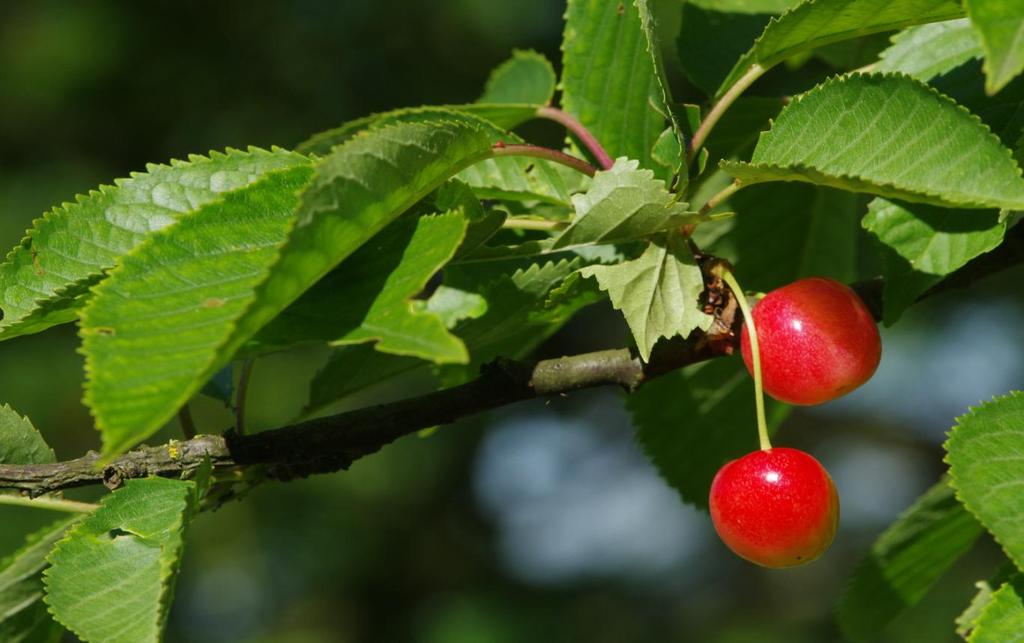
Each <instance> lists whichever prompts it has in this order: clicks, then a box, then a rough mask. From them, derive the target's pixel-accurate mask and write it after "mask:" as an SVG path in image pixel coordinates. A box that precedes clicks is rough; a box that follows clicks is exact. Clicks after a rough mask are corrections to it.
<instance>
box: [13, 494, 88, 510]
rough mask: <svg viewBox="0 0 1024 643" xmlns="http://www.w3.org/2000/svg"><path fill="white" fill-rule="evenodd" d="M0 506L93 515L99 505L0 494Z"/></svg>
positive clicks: (60, 499) (42, 497)
mask: <svg viewBox="0 0 1024 643" xmlns="http://www.w3.org/2000/svg"><path fill="white" fill-rule="evenodd" d="M0 505H15V506H18V507H33V508H35V509H49V510H50V511H65V512H68V513H91V512H92V511H95V510H96V509H97V508H98V507H99V505H94V504H92V503H91V502H77V501H75V500H64V499H63V498H51V497H50V496H41V497H39V498H31V497H29V496H12V495H10V494H0Z"/></svg>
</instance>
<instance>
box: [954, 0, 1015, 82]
mask: <svg viewBox="0 0 1024 643" xmlns="http://www.w3.org/2000/svg"><path fill="white" fill-rule="evenodd" d="M964 8H965V9H966V10H967V15H968V16H970V18H971V25H972V26H973V27H974V30H975V31H976V32H977V34H978V37H979V39H980V40H981V46H982V48H983V49H984V50H985V66H984V69H985V91H986V92H987V93H988V94H990V95H991V94H995V93H996V92H998V91H999V90H1000V89H1002V88H1003V87H1005V86H1006V84H1007V83H1008V82H1010V81H1011V80H1013V78H1014V76H1016V75H1018V74H1019V73H1020V72H1022V71H1024V4H1021V3H1020V2H1018V1H1017V0H964Z"/></svg>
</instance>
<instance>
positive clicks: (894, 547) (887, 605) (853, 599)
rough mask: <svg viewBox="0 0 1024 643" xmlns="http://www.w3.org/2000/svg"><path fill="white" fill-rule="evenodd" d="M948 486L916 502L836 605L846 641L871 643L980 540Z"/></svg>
mask: <svg viewBox="0 0 1024 643" xmlns="http://www.w3.org/2000/svg"><path fill="white" fill-rule="evenodd" d="M981 532H982V528H981V525H979V524H978V521H977V520H975V519H974V517H973V516H971V515H970V514H969V513H968V512H967V510H966V509H964V508H963V505H961V504H960V503H959V502H958V501H957V499H956V497H955V496H954V494H953V489H952V487H950V486H949V482H948V480H942V481H941V482H939V483H937V484H936V485H935V486H933V487H932V488H931V489H929V490H928V491H926V492H925V493H924V494H923V495H922V496H921V497H920V498H918V499H917V500H916V501H915V502H914V504H913V505H911V507H910V508H909V509H907V510H906V511H905V512H903V514H901V515H900V517H899V518H897V519H896V521H895V522H894V523H893V524H891V525H890V526H889V528H888V529H886V530H885V532H884V533H883V534H882V535H881V536H879V538H878V540H877V541H875V544H874V545H873V546H872V547H871V552H870V553H869V554H868V555H867V557H866V558H865V559H864V560H863V561H861V563H860V565H859V566H858V567H857V570H856V571H855V572H854V574H853V577H852V578H851V579H850V583H849V585H848V586H847V587H846V591H845V592H844V593H843V596H842V598H840V600H839V605H838V614H837V616H838V620H839V625H840V627H841V628H842V630H843V634H845V635H846V637H847V638H848V639H849V640H851V641H873V640H875V639H876V638H877V637H878V635H879V634H880V633H881V631H882V629H883V628H884V627H885V625H886V624H887V623H889V621H891V620H892V619H893V618H894V617H895V616H896V615H898V614H899V613H900V612H902V611H903V610H904V609H906V608H908V607H910V606H911V605H914V604H916V603H917V602H918V601H919V600H921V598H923V597H924V595H925V594H926V593H927V592H928V590H929V589H930V588H931V587H932V585H934V584H935V582H936V581H937V580H939V578H940V577H941V576H942V575H943V574H944V573H945V572H946V571H947V570H948V569H949V568H950V567H951V566H952V565H953V563H955V562H956V561H957V560H959V558H960V557H961V556H963V555H964V554H965V553H967V551H968V550H969V549H970V548H971V545H973V544H974V541H975V540H977V539H978V536H980V535H981Z"/></svg>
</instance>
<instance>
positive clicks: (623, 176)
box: [552, 158, 697, 250]
mask: <svg viewBox="0 0 1024 643" xmlns="http://www.w3.org/2000/svg"><path fill="white" fill-rule="evenodd" d="M638 166H639V164H638V162H637V161H630V160H627V159H624V158H620V159H618V160H616V161H615V165H614V166H613V167H612V168H611V169H610V170H607V171H604V172H598V173H597V174H596V175H595V176H594V179H593V180H592V181H591V183H590V189H589V190H587V192H586V193H584V194H577V195H574V196H573V198H572V204H573V207H574V208H575V209H576V215H575V216H574V217H573V220H572V222H571V223H570V224H569V227H567V228H566V229H565V230H563V231H562V233H561V234H560V235H559V236H558V237H557V238H556V239H555V242H554V245H553V246H552V249H553V250H559V249H565V248H569V247H573V246H579V245H587V244H595V243H599V244H604V243H607V244H614V243H618V242H622V241H633V240H635V239H640V238H643V237H646V236H648V235H651V234H654V233H656V232H661V231H664V230H665V229H667V228H669V227H675V226H680V225H683V224H684V223H687V222H688V221H690V220H693V219H695V217H696V216H697V215H696V214H695V213H692V212H687V209H686V205H687V204H686V203H680V202H675V201H674V200H673V199H674V197H673V195H672V194H671V193H669V191H668V190H667V189H665V183H664V182H663V181H660V180H658V179H655V178H654V172H652V171H651V170H641V169H638ZM688 215H689V216H688Z"/></svg>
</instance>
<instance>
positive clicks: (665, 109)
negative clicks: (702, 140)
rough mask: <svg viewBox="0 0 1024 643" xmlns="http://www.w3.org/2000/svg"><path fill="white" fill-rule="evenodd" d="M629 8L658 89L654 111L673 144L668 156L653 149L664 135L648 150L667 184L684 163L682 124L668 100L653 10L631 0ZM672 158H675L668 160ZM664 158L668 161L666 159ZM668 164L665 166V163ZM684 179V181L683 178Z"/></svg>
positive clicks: (646, 1)
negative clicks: (633, 9) (632, 9)
mask: <svg viewBox="0 0 1024 643" xmlns="http://www.w3.org/2000/svg"><path fill="white" fill-rule="evenodd" d="M633 4H634V6H635V7H636V10H637V12H638V13H639V14H640V29H641V32H642V33H643V39H644V43H645V45H646V49H647V56H648V58H649V59H650V61H651V64H652V65H654V80H655V82H656V83H657V86H658V92H659V95H660V99H661V100H660V102H658V103H655V104H654V107H656V108H657V109H659V110H661V113H662V116H664V117H665V119H666V120H668V125H669V126H668V128H666V130H665V131H666V132H668V133H669V134H670V136H671V138H672V139H674V141H675V145H674V146H671V147H673V148H674V149H672V152H669V149H670V146H669V145H666V144H662V146H661V147H660V148H657V142H658V141H659V140H660V139H661V137H662V136H663V135H664V132H663V133H662V134H661V135H659V136H658V137H657V138H656V139H655V143H654V144H653V145H652V146H651V155H652V156H651V158H652V160H654V161H656V162H657V163H658V164H660V165H662V166H664V167H665V168H666V169H667V170H668V172H667V173H665V172H663V173H660V174H659V177H660V178H665V179H666V180H668V181H670V182H671V181H672V177H674V176H675V175H676V174H677V173H678V172H679V168H681V167H682V166H683V164H684V163H685V162H686V155H685V152H684V150H686V139H685V137H684V132H685V130H684V129H683V125H684V123H682V122H681V121H680V119H679V118H678V117H677V115H676V112H675V110H674V109H673V106H674V105H675V104H676V101H675V100H674V99H673V98H672V89H671V87H670V86H669V82H668V76H667V75H666V73H665V63H664V61H663V60H662V54H661V40H660V39H659V37H658V23H657V20H656V18H655V12H654V7H653V6H652V4H653V2H652V0H633ZM655 149H658V150H659V152H660V153H661V156H662V158H661V159H656V158H654V150H655ZM673 154H674V157H675V158H671V156H672V155H673ZM666 157H668V158H666ZM666 160H667V161H668V162H667V163H666V162H665V161H666ZM684 178H686V177H684Z"/></svg>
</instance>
